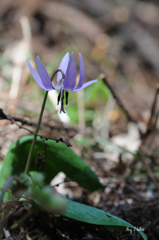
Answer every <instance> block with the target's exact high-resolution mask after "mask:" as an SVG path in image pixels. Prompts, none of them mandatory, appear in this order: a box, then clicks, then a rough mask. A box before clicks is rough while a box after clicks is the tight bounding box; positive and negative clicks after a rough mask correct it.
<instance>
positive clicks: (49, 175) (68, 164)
mask: <svg viewBox="0 0 159 240" xmlns="http://www.w3.org/2000/svg"><path fill="white" fill-rule="evenodd" d="M32 139H33V136H26V137H22V138H20V139H19V140H18V141H16V142H14V143H13V144H12V145H11V146H10V148H9V151H8V153H7V155H6V157H5V159H4V161H3V165H2V168H1V172H0V188H2V187H3V185H4V183H5V181H6V179H7V178H8V177H10V176H11V175H12V176H13V175H19V174H20V173H21V172H22V171H24V169H25V164H26V160H27V157H28V153H29V150H30V146H31V143H32ZM45 143H46V144H47V149H46V167H43V168H41V169H40V171H41V172H44V173H45V183H46V184H49V183H50V181H51V180H52V179H53V178H54V177H55V176H56V175H57V173H59V172H61V171H62V172H64V173H65V174H66V176H67V177H69V178H71V179H76V181H77V182H78V184H79V185H80V186H82V187H83V188H86V189H88V190H90V191H95V190H97V189H99V188H102V187H103V185H102V184H101V183H100V182H99V180H98V178H97V177H96V175H95V173H94V172H93V171H92V170H91V169H90V168H89V167H88V166H87V165H86V164H85V163H84V162H83V161H82V159H81V158H80V157H79V156H78V155H77V154H76V153H74V152H73V151H72V149H71V148H68V147H67V146H66V145H65V144H63V143H60V142H59V143H56V142H54V141H51V140H47V141H45ZM39 152H41V154H42V155H43V152H44V143H43V140H41V139H40V138H39V137H38V138H37V140H36V144H35V148H34V152H33V156H32V162H31V167H30V169H29V170H30V171H34V170H37V167H36V165H35V160H36V158H37V156H38V153H39Z"/></svg>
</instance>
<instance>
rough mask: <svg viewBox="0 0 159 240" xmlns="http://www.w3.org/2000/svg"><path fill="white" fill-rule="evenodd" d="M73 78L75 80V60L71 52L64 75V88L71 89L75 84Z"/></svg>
mask: <svg viewBox="0 0 159 240" xmlns="http://www.w3.org/2000/svg"><path fill="white" fill-rule="evenodd" d="M75 80H76V61H75V56H74V53H72V54H71V57H70V60H69V63H68V67H67V71H66V75H65V80H64V90H72V89H73V88H74V86H75Z"/></svg>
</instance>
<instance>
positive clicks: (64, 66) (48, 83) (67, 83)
mask: <svg viewBox="0 0 159 240" xmlns="http://www.w3.org/2000/svg"><path fill="white" fill-rule="evenodd" d="M79 58H80V74H79V82H78V85H77V87H75V84H76V61H75V56H74V53H72V54H71V56H70V57H69V53H66V54H65V56H64V57H63V59H62V61H61V63H60V65H59V68H58V70H56V71H55V72H54V74H53V75H52V77H51V78H50V77H49V75H48V73H47V71H46V68H45V67H44V65H43V64H42V62H41V60H40V58H39V56H37V57H36V64H37V68H38V73H39V75H38V74H37V72H36V71H35V70H34V68H33V67H32V65H31V64H30V63H29V61H28V60H26V62H27V65H28V68H29V70H30V72H31V75H32V76H33V78H34V79H35V81H36V82H37V84H38V85H39V86H40V87H41V88H42V89H44V90H45V91H52V90H60V93H59V95H58V99H57V103H58V104H59V101H60V99H61V109H60V113H61V112H64V113H65V110H64V103H63V101H64V97H66V104H67V103H68V90H71V91H74V92H76V91H80V90H82V89H84V88H86V87H88V86H89V85H91V84H92V83H95V82H97V79H95V80H92V81H89V82H87V83H84V79H85V69H84V62H83V58H82V55H81V53H79ZM56 73H57V85H56V87H54V85H53V83H52V80H53V78H54V76H55V74H56ZM61 93H62V96H61Z"/></svg>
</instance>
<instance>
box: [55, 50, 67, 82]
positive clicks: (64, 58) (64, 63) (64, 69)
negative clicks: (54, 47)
mask: <svg viewBox="0 0 159 240" xmlns="http://www.w3.org/2000/svg"><path fill="white" fill-rule="evenodd" d="M69 58H70V57H69V53H68V52H67V53H66V54H65V56H64V57H63V59H62V61H61V63H60V65H59V68H58V69H60V70H62V71H63V72H64V74H66V70H67V66H68V62H69ZM61 78H62V74H61V73H60V72H58V73H57V84H58V82H59V81H60V79H61Z"/></svg>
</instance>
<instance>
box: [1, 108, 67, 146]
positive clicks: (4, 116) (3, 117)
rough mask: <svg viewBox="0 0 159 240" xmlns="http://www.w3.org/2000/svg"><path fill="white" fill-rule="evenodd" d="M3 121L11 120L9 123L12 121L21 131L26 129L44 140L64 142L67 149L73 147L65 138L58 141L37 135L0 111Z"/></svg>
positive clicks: (57, 140)
mask: <svg viewBox="0 0 159 240" xmlns="http://www.w3.org/2000/svg"><path fill="white" fill-rule="evenodd" d="M2 119H6V120H9V121H11V123H14V124H16V125H17V126H18V127H19V128H20V129H24V130H26V131H28V132H29V133H31V134H34V135H35V136H39V137H40V138H44V139H46V140H48V139H49V140H53V141H56V142H62V143H64V144H66V146H67V147H71V146H72V145H71V144H70V143H69V142H66V141H64V140H63V138H57V139H56V138H50V137H45V136H43V135H40V134H37V133H36V132H34V131H31V130H30V129H28V128H26V127H24V126H22V125H20V124H18V123H17V122H16V121H15V120H14V119H15V118H13V117H11V116H7V115H5V113H4V112H3V110H2V109H0V120H2ZM24 121H25V120H24ZM30 125H31V124H30ZM36 126H37V125H36Z"/></svg>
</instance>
